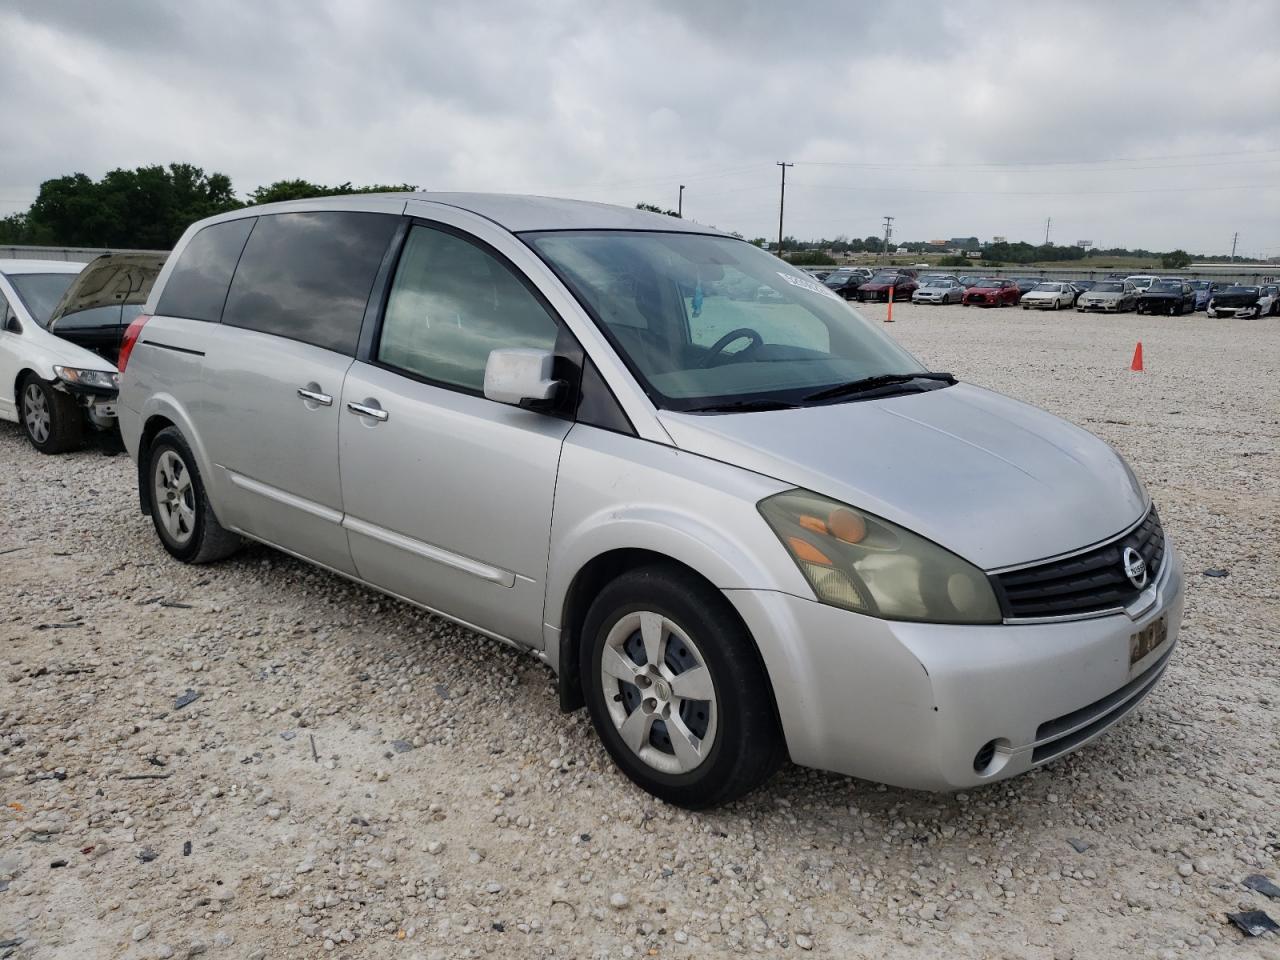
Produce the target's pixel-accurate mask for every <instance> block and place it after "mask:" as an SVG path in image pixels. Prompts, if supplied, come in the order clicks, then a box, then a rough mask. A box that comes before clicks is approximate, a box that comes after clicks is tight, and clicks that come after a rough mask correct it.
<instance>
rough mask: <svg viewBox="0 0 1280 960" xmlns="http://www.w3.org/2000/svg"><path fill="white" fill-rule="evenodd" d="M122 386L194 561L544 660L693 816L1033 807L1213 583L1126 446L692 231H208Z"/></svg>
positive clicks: (446, 221)
mask: <svg viewBox="0 0 1280 960" xmlns="http://www.w3.org/2000/svg"><path fill="white" fill-rule="evenodd" d="M744 289H746V290H755V291H761V290H763V291H765V292H766V294H767V295H763V296H761V295H755V296H750V297H743V296H741V295H740V291H742V290H744ZM119 367H120V371H121V375H122V382H121V391H120V408H119V415H120V423H121V429H122V432H123V436H124V440H125V444H126V446H127V447H128V450H129V452H130V454H131V455H132V456H133V458H134V460H135V461H136V462H137V465H138V488H139V492H140V497H141V506H142V509H143V511H144V512H146V513H149V514H150V515H151V517H152V519H153V521H154V524H155V529H156V533H157V534H158V536H159V538H160V541H161V543H162V544H163V545H164V547H165V549H166V550H168V552H169V553H170V554H172V555H173V556H174V557H176V558H178V559H179V560H182V561H186V562H190V563H202V562H207V561H212V560H216V559H219V558H221V557H225V556H227V555H228V554H230V553H231V552H232V551H234V550H235V549H236V547H237V546H238V545H239V544H240V543H241V540H242V538H245V537H247V538H250V539H253V540H257V541H260V542H262V543H266V544H269V545H271V546H273V547H275V548H277V549H279V550H282V551H284V552H286V553H289V554H292V555H294V556H297V557H300V558H303V559H305V560H308V561H310V562H312V563H315V564H318V565H319V566H322V567H324V568H326V569H328V570H331V571H333V572H335V573H339V574H342V575H343V576H346V577H350V578H352V579H354V580H357V581H359V582H361V583H364V584H367V585H369V586H371V587H374V588H375V589H378V590H381V591H384V592H386V593H388V594H391V595H393V596H395V597H398V598H400V599H402V600H405V601H408V602H410V603H413V604H416V605H418V606H420V607H422V608H424V609H427V610H430V611H432V612H434V613H437V614H440V615H441V616H444V617H448V618H449V619H451V620H455V621H457V622H459V623H462V624H464V625H466V626H468V627H470V628H472V629H474V630H476V631H478V632H480V633H483V634H486V635H488V636H490V637H493V638H495V639H497V640H501V641H504V642H506V643H510V644H513V645H515V646H517V647H520V648H523V649H527V650H529V651H532V652H533V654H534V655H536V656H537V657H539V658H540V659H541V660H543V661H544V662H545V663H546V664H547V665H548V666H549V667H550V668H551V669H552V670H553V671H554V672H555V674H556V676H557V683H558V687H559V696H560V703H561V706H562V708H563V709H565V710H572V709H575V708H577V707H580V706H584V705H585V706H586V708H587V709H588V711H589V712H590V716H591V719H592V722H593V723H594V725H595V727H596V730H597V731H598V733H599V735H600V737H601V739H602V741H603V742H604V745H605V748H606V749H607V750H608V752H609V753H610V755H611V756H612V757H613V759H614V761H615V762H616V763H617V764H618V766H619V767H621V768H622V770H623V771H624V772H625V773H626V774H627V775H628V776H629V777H630V778H631V779H632V780H634V781H635V782H636V783H637V784H639V785H640V786H641V787H643V788H644V789H646V790H648V791H650V792H651V793H653V794H655V795H657V796H659V797H661V798H663V799H665V800H667V801H669V802H672V803H676V804H680V805H682V806H687V807H706V806H710V805H713V804H717V803H723V802H725V801H728V800H730V799H732V798H734V797H736V796H739V795H741V794H742V793H744V792H746V791H748V790H750V789H751V788H753V787H754V786H756V785H757V784H759V783H761V782H762V781H763V780H765V779H766V778H767V777H768V776H769V775H770V773H771V772H772V771H773V770H774V769H775V768H776V767H777V766H778V764H779V763H780V762H781V761H782V760H783V759H784V758H789V759H790V760H792V761H794V762H795V763H799V764H804V765H807V766H813V767H820V768H824V769H827V770H834V771H838V772H841V773H845V774H850V775H854V776H858V777H865V778H868V779H872V780H877V781H882V782H885V783H890V784H895V785H900V786H905V787H913V788H923V789H933V790H947V789H957V788H968V787H973V786H977V785H981V784H984V783H988V782H992V781H995V780H999V779H1001V778H1004V777H1008V776H1012V775H1014V774H1017V773H1021V772H1023V771H1026V770H1029V769H1031V768H1033V767H1036V766H1039V765H1041V764H1044V763H1047V762H1049V761H1051V760H1053V759H1054V758H1055V757H1059V756H1061V755H1063V754H1065V753H1067V752H1069V751H1071V750H1074V749H1076V748H1077V747H1079V746H1081V745H1082V744H1084V743H1086V742H1088V741H1089V740H1091V739H1092V738H1094V737H1096V736H1097V735H1099V734H1100V733H1102V731H1104V730H1105V729H1107V728H1108V727H1109V726H1111V725H1112V724H1113V723H1115V722H1116V721H1117V720H1119V719H1120V718H1121V717H1123V716H1125V715H1126V714H1127V713H1129V712H1130V711H1131V710H1133V709H1134V707H1135V706H1136V705H1137V704H1138V703H1139V702H1140V701H1141V700H1142V698H1143V697H1144V696H1145V695H1146V694H1147V693H1149V692H1150V691H1151V689H1152V688H1153V687H1154V685H1155V684H1156V682H1157V681H1158V680H1159V678H1160V676H1161V675H1162V673H1163V672H1164V670H1165V668H1166V666H1167V665H1168V663H1169V659H1170V657H1171V656H1172V653H1173V648H1174V645H1175V643H1176V641H1177V636H1178V628H1179V625H1180V622H1181V619H1182V590H1183V578H1182V569H1181V564H1180V561H1179V559H1178V556H1177V554H1176V552H1175V551H1174V549H1173V545H1172V544H1171V543H1170V542H1169V540H1168V538H1167V537H1166V535H1165V533H1164V531H1163V529H1162V527H1161V524H1160V519H1159V517H1158V515H1157V513H1156V509H1155V506H1154V505H1153V504H1152V502H1151V500H1150V498H1149V497H1148V495H1147V493H1146V492H1145V490H1144V489H1143V487H1142V485H1141V483H1140V482H1139V481H1138V479H1137V478H1136V477H1135V476H1134V474H1133V472H1132V471H1131V470H1130V469H1129V467H1128V465H1127V464H1126V463H1125V462H1124V460H1123V459H1122V458H1121V457H1120V456H1119V455H1118V454H1117V453H1116V452H1115V451H1114V450H1113V449H1112V448H1111V447H1110V446H1108V445H1107V444H1106V443H1104V442H1102V441H1101V440H1098V439H1097V438H1095V437H1094V436H1092V435H1091V434H1089V433H1087V432H1086V431H1084V430H1081V429H1080V428H1078V427H1075V426H1072V425H1071V424H1069V423H1065V422H1063V421H1062V420H1059V419H1057V418H1056V417H1053V416H1050V415H1049V414H1047V413H1045V412H1043V411H1041V410H1038V409H1036V408H1034V407H1030V406H1027V405H1026V404H1023V403H1019V402H1018V401H1016V400H1011V399H1008V398H1006V397H1002V396H1000V395H998V394H995V393H992V392H990V391H988V390H983V389H981V388H979V387H975V386H972V385H969V384H966V383H959V382H957V381H956V379H955V378H954V377H952V376H951V375H950V374H947V373H939V372H933V371H929V370H927V369H925V367H923V366H922V365H921V364H920V363H919V362H918V361H917V360H915V359H914V358H913V357H912V356H911V355H910V354H908V353H907V352H906V351H905V350H903V349H902V348H901V347H899V346H898V345H897V344H896V343H895V342H894V341H893V340H892V339H890V338H889V337H887V336H886V335H884V334H883V333H882V332H881V331H880V330H879V329H878V328H877V327H873V326H871V325H870V324H868V323H867V322H866V321H864V320H863V319H862V318H861V317H860V316H859V314H858V313H857V312H856V311H855V310H854V309H852V308H851V307H850V306H849V305H848V304H846V303H845V302H844V301H843V300H841V298H840V297H839V296H838V295H836V294H834V293H832V292H831V291H830V290H828V289H827V288H826V287H825V286H824V285H823V284H821V283H819V282H817V281H815V280H814V279H812V278H811V277H808V276H806V275H805V274H804V273H802V272H800V271H799V270H796V269H793V268H792V267H790V266H788V265H787V264H786V263H784V262H783V261H781V260H779V259H778V258H776V257H774V256H773V255H771V254H769V253H767V252H765V251H763V250H761V249H758V248H757V247H754V246H752V245H751V244H749V243H746V242H744V241H742V240H740V239H736V238H734V237H730V236H726V235H724V234H721V233H718V232H716V231H714V230H711V229H708V228H706V227H702V226H699V225H697V224H694V223H689V222H687V221H684V220H678V219H674V218H671V217H666V216H660V215H653V214H648V213H643V212H639V211H636V210H629V209H623V208H618V207H612V206H605V205H600V204H593V203H582V202H574V201H566V200H552V199H546V198H541V197H515V196H500V195H479V194H448V193H415V194H395V195H391V194H386V195H364V196H354V197H342V198H327V199H319V200H307V201H299V202H292V203H284V204H272V205H266V206H261V207H250V208H247V209H244V210H239V211H236V212H234V213H229V214H225V215H222V216H219V217H214V218H211V219H208V220H204V221H201V222H200V223H197V224H195V225H193V226H192V227H191V228H190V229H189V230H187V232H186V233H185V234H184V235H183V237H182V239H181V241H180V242H179V243H178V245H177V246H176V247H175V249H174V251H173V253H172V254H171V256H170V257H169V260H168V262H167V263H166V265H165V267H164V270H163V271H162V273H161V274H160V277H159V279H158V280H157V282H156V285H155V287H154V289H153V290H152V292H151V295H150V298H149V300H148V301H147V304H146V307H145V311H144V315H143V316H141V317H139V319H138V320H137V321H135V322H134V323H133V324H132V326H131V327H130V329H129V331H128V334H127V336H126V340H125V344H124V347H123V349H122V352H121V356H120V362H119Z"/></svg>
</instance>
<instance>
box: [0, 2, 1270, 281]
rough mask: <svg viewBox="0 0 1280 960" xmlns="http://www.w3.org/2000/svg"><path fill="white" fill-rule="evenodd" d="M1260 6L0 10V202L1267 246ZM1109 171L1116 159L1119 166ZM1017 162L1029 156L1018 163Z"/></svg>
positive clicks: (31, 5) (754, 232) (310, 5)
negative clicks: (491, 214)
mask: <svg viewBox="0 0 1280 960" xmlns="http://www.w3.org/2000/svg"><path fill="white" fill-rule="evenodd" d="M1278 45H1280V3H1276V2H1274V0H1253V2H1249V0H1238V2H1232V0H1213V2H1204V3H1198V2H1180V0H1162V2H1149V3H1143V2H1109V3H1096V4H1095V3H1088V2H1079V0H1077V2H1070V3H1054V2H1037V3H1026V2H1018V3H983V2H978V0H970V2H966V3H963V4H961V3H926V2H916V3H911V4H894V5H889V4H871V3H860V4H848V5H846V4H839V3H829V2H828V3H823V4H813V5H810V4H805V3H777V2H768V3H756V2H750V3H747V2H741V3H740V2H727V0H726V2H708V0H701V2H696V3H695V2H680V0H670V2H651V3H642V2H613V0H584V2H578V0H539V2H537V3H529V2H503V0H487V2H485V3H483V4H476V3H463V2H458V0H455V2H452V3H430V2H412V0H404V2H393V0H388V2H373V0H370V2H357V0H346V2H296V3H271V2H261V0H259V2H231V0H221V2H217V3H214V2H195V0H183V2H181V3H173V2H164V3H161V2H155V3H145V2H140V0H110V2H101V0H80V2H71V0H65V2H59V0H34V2H14V0H0V91H2V94H0V96H3V102H4V111H3V124H4V133H3V135H2V136H0V215H3V214H7V213H11V212H14V211H18V210H24V209H25V208H26V207H27V205H28V204H29V203H30V202H31V200H32V199H33V198H34V197H35V194H36V191H37V190H38V188H39V184H40V182H41V181H42V180H45V179H48V178H50V177H54V176H59V175H62V174H65V173H70V172H74V171H80V172H84V173H87V174H89V175H90V176H93V177H95V178H96V177H100V176H102V174H103V173H105V172H106V171H107V170H109V169H112V168H114V167H134V166H138V165H142V164H151V163H168V162H171V161H187V162H192V163H195V164H198V165H200V166H202V167H204V168H205V169H206V170H208V171H212V170H217V171H221V172H223V173H227V174H229V175H230V176H231V177H232V179H233V181H234V183H235V186H236V188H237V190H238V192H239V193H240V194H241V195H244V194H246V193H248V191H250V190H251V189H253V188H254V187H255V186H258V185H260V184H264V183H269V182H271V181H273V180H277V179H283V178H291V177H303V178H306V179H310V180H314V181H320V182H325V183H340V182H342V181H345V180H351V181H353V182H355V183H357V184H360V183H371V182H402V181H407V182H410V183H417V184H419V185H421V187H422V188H424V189H442V190H486V191H502V192H537V193H547V194H553V195H558V196H567V197H578V198H583V199H593V200H604V201H608V202H613V203H621V204H628V205H630V204H634V203H636V202H637V201H642V200H645V201H651V202H655V203H660V204H662V205H664V206H672V207H674V206H675V204H676V195H677V187H678V185H679V184H681V183H684V184H686V186H687V189H686V191H685V212H686V215H688V216H690V217H693V218H694V219H697V220H699V221H701V222H704V223H709V224H715V225H717V226H719V227H720V228H722V229H727V230H737V231H739V232H741V233H743V234H745V235H747V236H748V237H752V236H768V237H770V238H773V237H774V236H776V234H777V216H778V173H779V171H778V168H777V167H776V166H775V165H774V164H775V161H778V160H788V161H792V162H794V163H795V164H796V166H795V168H794V169H792V170H789V171H788V184H787V188H788V189H787V206H786V210H787V218H786V227H787V233H788V234H793V235H795V236H798V237H805V238H808V237H819V236H828V237H831V236H835V235H837V234H841V233H843V234H847V235H850V236H867V235H868V234H875V233H878V232H880V230H881V218H882V216H883V215H885V214H891V215H893V216H894V217H896V222H895V224H894V229H895V236H896V237H898V238H900V239H921V240H922V239H931V238H949V237H953V236H967V235H977V236H979V237H981V238H983V239H989V238H990V237H991V236H992V235H1003V236H1007V237H1009V238H1010V239H1025V240H1029V241H1034V242H1039V241H1040V240H1042V239H1043V237H1044V230H1045V219H1046V217H1052V218H1053V224H1052V229H1051V237H1052V239H1053V240H1055V241H1056V242H1059V243H1071V242H1074V241H1076V240H1083V239H1088V240H1093V241H1094V242H1095V243H1097V244H1099V245H1102V246H1117V245H1119V246H1144V247H1147V248H1152V249H1162V250H1163V249H1172V248H1175V247H1182V248H1185V249H1188V250H1192V251H1196V252H1205V253H1214V252H1218V253H1223V252H1228V251H1229V249H1230V246H1231V236H1232V234H1233V233H1234V232H1235V231H1239V232H1240V237H1241V252H1242V253H1246V254H1250V255H1260V256H1277V255H1280V178H1277V173H1280V52H1278V51H1280V46H1278ZM1119 158H1124V159H1119ZM1033 164H1034V165H1033Z"/></svg>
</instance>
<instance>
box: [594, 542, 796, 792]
mask: <svg viewBox="0 0 1280 960" xmlns="http://www.w3.org/2000/svg"><path fill="white" fill-rule="evenodd" d="M580 662H581V664H582V671H583V676H582V686H583V689H584V691H585V692H586V700H587V709H588V711H589V712H590V714H591V721H592V723H593V724H594V726H595V728H596V732H597V733H598V734H599V735H600V739H601V740H602V741H603V742H604V746H605V749H606V750H608V752H609V755H610V756H611V757H612V758H613V761H614V762H615V763H616V764H617V765H618V766H619V767H620V768H621V770H622V771H623V773H625V774H626V775H627V776H628V777H630V778H631V780H633V781H634V782H635V783H636V784H637V785H639V786H640V787H641V788H643V789H644V790H647V791H648V792H649V793H651V794H653V795H654V796H656V797H658V798H660V799H662V800H665V801H667V802H668V803H673V804H676V805H677V806H681V807H688V808H690V809H701V808H706V807H712V806H716V805H718V804H722V803H727V802H729V801H731V800H734V799H736V798H737V797H740V796H742V795H743V794H745V793H747V792H749V791H750V790H752V789H754V788H755V787H757V786H759V785H760V784H761V783H763V782H764V781H765V780H766V779H768V777H769V776H770V775H771V774H772V773H773V771H774V770H775V769H777V767H778V765H779V764H780V763H781V762H782V759H783V757H784V748H783V741H782V735H781V732H780V731H779V729H778V723H777V719H776V717H775V715H774V709H773V697H772V692H771V690H770V687H769V683H768V679H767V678H766V676H765V672H764V668H763V665H762V664H761V663H760V661H759V657H758V656H757V655H756V651H755V649H754V645H753V643H752V640H751V637H750V636H749V635H748V634H747V632H746V629H745V628H744V627H743V625H742V623H741V621H739V620H738V618H737V615H736V614H735V612H734V610H733V608H732V607H731V606H730V605H729V603H728V601H727V600H725V599H724V597H723V596H722V595H721V594H720V593H719V592H718V591H717V590H715V589H714V588H713V587H710V586H708V585H707V584H704V583H702V582H700V581H697V580H694V579H693V578H691V577H690V576H689V575H688V574H687V573H679V572H677V571H675V570H672V569H669V568H666V567H662V566H654V567H646V568H643V569H640V570H634V571H631V572H629V573H625V574H623V575H622V576H621V577H619V578H618V579H617V580H614V581H613V582H612V583H610V584H609V585H608V586H607V587H605V588H604V589H603V590H602V591H601V592H600V595H599V596H598V597H597V598H596V600H595V602H594V603H592V605H591V609H590V610H589V611H588V612H587V618H586V622H585V624H584V626H583V632H582V651H581V660H580Z"/></svg>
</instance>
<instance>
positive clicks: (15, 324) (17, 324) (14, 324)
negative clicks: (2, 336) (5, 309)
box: [4, 313, 22, 333]
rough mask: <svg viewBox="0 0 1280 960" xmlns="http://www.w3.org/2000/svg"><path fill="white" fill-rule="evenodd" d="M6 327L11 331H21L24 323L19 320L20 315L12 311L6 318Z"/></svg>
mask: <svg viewBox="0 0 1280 960" xmlns="http://www.w3.org/2000/svg"><path fill="white" fill-rule="evenodd" d="M4 328H5V330H6V331H8V332H9V333H21V332H22V323H21V321H19V320H18V317H17V315H16V314H14V313H10V314H9V315H8V316H7V317H5V318H4Z"/></svg>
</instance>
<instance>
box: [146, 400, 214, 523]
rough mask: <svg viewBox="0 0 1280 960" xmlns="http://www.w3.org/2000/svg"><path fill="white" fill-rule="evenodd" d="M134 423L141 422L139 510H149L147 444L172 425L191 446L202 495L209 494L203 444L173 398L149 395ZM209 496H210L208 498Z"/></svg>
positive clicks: (209, 478) (207, 462)
mask: <svg viewBox="0 0 1280 960" xmlns="http://www.w3.org/2000/svg"><path fill="white" fill-rule="evenodd" d="M138 422H139V423H141V424H142V431H141V433H140V435H139V438H138V505H139V507H140V508H141V510H142V512H143V513H145V514H150V513H151V493H150V484H149V483H148V482H147V480H146V470H147V465H148V461H149V458H148V456H147V448H148V447H150V445H151V442H152V441H153V440H154V439H155V437H156V434H158V433H159V432H160V431H161V430H163V429H165V428H166V427H173V428H174V429H175V430H177V431H178V432H179V433H181V434H182V438H183V439H184V440H185V441H186V442H187V446H188V447H190V448H191V453H192V454H193V455H194V456H195V458H196V467H197V469H198V470H199V471H200V476H201V477H203V478H204V486H205V495H206V496H209V487H210V484H211V481H212V464H211V462H210V460H209V457H208V456H207V454H206V453H205V448H204V444H203V443H201V441H200V435H199V434H198V433H197V432H196V430H195V427H194V426H193V425H192V423H191V420H190V418H189V417H188V416H187V414H186V411H185V410H184V409H183V407H182V406H181V405H180V404H179V403H178V402H177V400H176V399H174V398H173V397H172V396H170V395H168V394H156V395H154V396H152V397H149V398H148V399H147V401H146V403H144V404H143V408H142V411H141V415H140V416H139V418H138ZM212 499H213V498H212V497H210V501H212Z"/></svg>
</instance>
